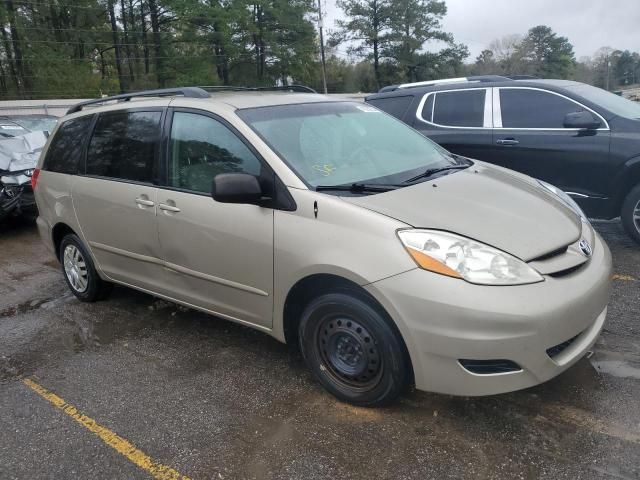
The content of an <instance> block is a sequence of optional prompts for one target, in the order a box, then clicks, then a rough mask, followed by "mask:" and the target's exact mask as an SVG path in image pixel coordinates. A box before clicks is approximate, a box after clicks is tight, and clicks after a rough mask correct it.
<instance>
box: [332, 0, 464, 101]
mask: <svg viewBox="0 0 640 480" xmlns="http://www.w3.org/2000/svg"><path fill="white" fill-rule="evenodd" d="M337 5H338V6H339V7H340V8H341V9H342V10H343V12H344V15H345V19H344V20H339V21H338V22H337V25H338V31H337V32H336V34H334V36H333V37H332V39H331V44H332V45H338V44H341V43H346V44H347V45H348V51H349V53H351V54H355V55H357V56H359V57H361V58H363V59H366V60H369V61H371V62H372V63H373V70H374V76H375V80H376V85H375V88H376V89H377V88H379V87H380V86H381V85H383V84H388V83H397V82H407V81H409V82H410V81H414V80H418V79H425V78H433V76H434V75H437V74H438V73H439V72H440V71H442V70H443V68H442V66H444V65H446V68H445V70H450V69H451V67H452V63H456V62H457V65H456V67H454V68H453V69H456V68H457V67H461V66H462V61H463V60H464V58H466V56H467V55H468V52H467V51H466V47H464V48H460V46H459V45H456V44H455V43H454V42H453V37H452V36H451V35H450V34H448V33H445V32H443V31H442V26H441V24H440V20H441V19H442V18H443V17H444V15H445V14H446V12H447V7H446V5H445V2H444V1H439V0H393V1H391V0H338V2H337ZM434 40H436V41H439V42H442V43H444V44H445V45H446V46H447V48H445V49H443V50H441V51H440V52H438V53H437V54H427V53H424V51H423V49H424V47H425V45H426V44H427V43H428V42H430V41H434ZM465 53H466V55H464V54H465ZM461 54H463V55H462V56H461Z"/></svg>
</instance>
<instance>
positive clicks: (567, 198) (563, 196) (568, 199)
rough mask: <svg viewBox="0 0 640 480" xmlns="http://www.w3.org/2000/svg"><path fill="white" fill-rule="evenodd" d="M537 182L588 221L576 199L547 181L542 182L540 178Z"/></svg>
mask: <svg viewBox="0 0 640 480" xmlns="http://www.w3.org/2000/svg"><path fill="white" fill-rule="evenodd" d="M538 183H539V184H540V185H542V186H543V187H544V188H545V189H546V190H548V191H550V192H551V193H553V194H554V195H556V196H557V197H559V198H560V200H562V202H563V203H564V204H565V205H566V206H567V207H569V208H570V209H571V210H573V211H574V212H575V213H576V214H578V215H579V216H580V218H581V219H582V220H583V221H584V222H587V223H589V220H588V219H587V216H586V215H585V214H584V212H583V211H582V209H581V208H580V206H579V205H578V204H577V203H576V201H575V200H574V199H573V198H571V197H570V196H569V195H567V194H566V193H564V192H563V191H562V190H560V189H559V188H558V187H554V186H553V185H551V184H550V183H547V182H543V181H542V180H538Z"/></svg>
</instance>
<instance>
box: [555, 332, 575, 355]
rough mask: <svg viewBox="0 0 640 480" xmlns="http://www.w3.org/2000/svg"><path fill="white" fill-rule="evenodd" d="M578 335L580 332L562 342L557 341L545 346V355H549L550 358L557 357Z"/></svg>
mask: <svg viewBox="0 0 640 480" xmlns="http://www.w3.org/2000/svg"><path fill="white" fill-rule="evenodd" d="M579 336H580V334H578V335H576V336H575V337H572V338H570V339H569V340H565V341H564V342H562V343H559V344H558V345H555V346H553V347H551V348H547V355H549V356H550V357H551V358H554V357H557V356H558V355H560V354H561V353H562V352H564V351H565V350H566V349H567V348H569V347H570V346H571V345H572V344H573V342H575V341H576V338H578V337H579Z"/></svg>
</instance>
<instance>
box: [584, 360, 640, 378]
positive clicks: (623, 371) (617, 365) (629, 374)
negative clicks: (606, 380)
mask: <svg viewBox="0 0 640 480" xmlns="http://www.w3.org/2000/svg"><path fill="white" fill-rule="evenodd" d="M591 365H593V367H594V368H595V369H596V370H597V371H598V372H600V373H605V374H608V375H613V376H614V377H619V378H635V379H637V380H640V366H637V365H633V364H631V363H629V362H626V361H624V360H591Z"/></svg>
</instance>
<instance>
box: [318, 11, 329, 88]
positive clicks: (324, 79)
mask: <svg viewBox="0 0 640 480" xmlns="http://www.w3.org/2000/svg"><path fill="white" fill-rule="evenodd" d="M318 29H319V30H320V60H321V61H322V89H323V90H324V94H325V95H326V94H327V65H326V63H325V60H324V37H323V34H322V0H318Z"/></svg>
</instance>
